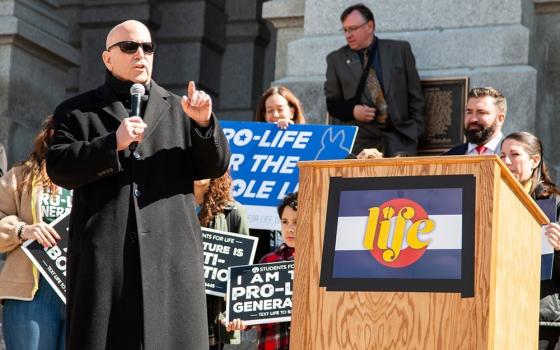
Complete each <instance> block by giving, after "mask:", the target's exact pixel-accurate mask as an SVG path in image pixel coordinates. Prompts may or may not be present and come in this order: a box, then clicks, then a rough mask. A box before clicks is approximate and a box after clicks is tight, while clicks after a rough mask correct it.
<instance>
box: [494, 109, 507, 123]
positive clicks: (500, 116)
mask: <svg viewBox="0 0 560 350" xmlns="http://www.w3.org/2000/svg"><path fill="white" fill-rule="evenodd" d="M496 118H498V122H499V123H500V125H502V124H503V123H504V121H505V120H506V115H505V113H504V112H500V113H498V116H497V117H496Z"/></svg>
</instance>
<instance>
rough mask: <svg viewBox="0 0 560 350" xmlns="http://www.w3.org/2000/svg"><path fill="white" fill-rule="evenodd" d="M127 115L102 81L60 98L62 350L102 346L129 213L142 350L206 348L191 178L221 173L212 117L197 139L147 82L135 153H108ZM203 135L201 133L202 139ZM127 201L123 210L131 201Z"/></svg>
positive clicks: (51, 166)
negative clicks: (70, 194) (68, 206)
mask: <svg viewBox="0 0 560 350" xmlns="http://www.w3.org/2000/svg"><path fill="white" fill-rule="evenodd" d="M125 116H128V114H127V112H126V110H125V109H124V106H123V105H122V103H121V102H119V101H118V99H117V97H116V95H115V94H114V93H113V90H112V89H111V88H110V87H109V86H107V85H103V86H101V87H100V88H98V89H97V90H92V91H89V92H86V93H84V94H81V95H79V96H76V97H74V98H72V99H70V100H67V101H65V102H63V103H62V104H61V105H60V106H58V107H57V109H56V111H55V115H54V118H55V123H56V132H55V136H54V140H53V143H52V145H51V147H50V148H49V151H48V154H47V171H48V174H49V176H50V178H51V179H52V180H53V181H54V182H55V183H56V184H58V185H60V186H63V187H65V188H71V189H74V190H75V191H74V202H73V209H72V214H71V220H70V233H69V237H70V240H69V251H68V275H67V284H68V291H69V295H68V305H67V307H68V321H67V322H68V328H67V332H68V335H67V346H68V348H69V349H80V350H87V349H105V347H106V344H107V343H106V342H107V338H108V337H118V336H119V334H112V333H111V332H110V331H108V329H107V327H108V323H109V318H110V314H111V310H112V309H114V308H115V307H116V306H117V305H115V304H116V303H118V298H119V295H118V293H119V291H120V290H121V288H122V264H123V247H124V244H125V231H126V227H127V217H128V215H129V207H130V208H133V209H134V212H135V217H136V223H137V230H138V245H139V252H140V265H141V266H140V272H141V282H142V291H141V293H142V295H143V312H144V348H145V349H148V350H150V349H208V330H207V322H206V309H205V294H204V278H203V276H204V274H203V264H202V259H203V258H202V257H203V255H202V240H201V233H200V226H199V223H198V219H197V216H196V214H195V210H194V198H193V180H195V179H202V178H212V177H219V176H221V175H222V174H223V173H224V172H225V170H226V169H227V166H228V162H229V147H228V143H227V140H226V138H225V136H224V134H223V132H222V130H221V127H220V125H219V123H218V121H217V119H215V118H214V117H213V125H214V129H213V130H214V131H213V135H209V136H211V137H209V138H203V137H201V134H198V133H197V132H196V131H197V130H195V128H194V123H193V122H191V120H190V118H188V117H187V116H186V115H185V114H184V113H183V110H182V108H181V105H180V99H179V97H178V96H176V95H173V94H170V93H169V92H167V91H166V90H164V89H162V88H161V87H159V86H157V85H156V84H155V83H153V82H152V88H151V90H150V97H149V100H148V103H147V106H146V110H145V113H144V121H145V122H146V124H147V125H148V127H147V129H146V132H145V136H144V140H143V142H142V143H140V144H139V145H138V148H137V149H136V151H135V152H134V153H131V152H130V151H128V150H126V151H122V152H117V151H116V134H115V132H116V130H117V128H118V126H119V124H120V122H121V120H122V118H123V117H125ZM204 136H207V135H204ZM131 200H132V201H133V205H132V206H130V201H131Z"/></svg>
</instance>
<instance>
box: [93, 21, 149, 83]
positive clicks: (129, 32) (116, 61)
mask: <svg viewBox="0 0 560 350" xmlns="http://www.w3.org/2000/svg"><path fill="white" fill-rule="evenodd" d="M127 41H128V42H134V43H151V42H152V36H151V35H150V31H149V30H148V28H147V27H146V26H145V25H144V24H142V23H141V22H139V21H135V20H128V21H125V22H122V23H120V24H118V25H116V26H115V27H113V29H111V31H110V32H109V34H108V35H107V40H106V42H105V45H106V46H105V48H106V51H104V52H103V55H102V58H103V63H104V64H105V67H107V69H108V70H109V71H110V72H111V73H112V74H113V76H115V77H116V78H117V79H120V80H123V81H130V82H133V83H140V84H148V83H149V82H150V79H151V76H152V66H153V58H154V55H153V53H146V52H144V50H143V49H142V47H141V46H140V47H138V48H137V50H136V51H135V52H123V50H121V48H120V46H119V45H116V44H118V43H123V42H127ZM115 45H116V46H115Z"/></svg>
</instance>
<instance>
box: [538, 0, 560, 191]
mask: <svg viewBox="0 0 560 350" xmlns="http://www.w3.org/2000/svg"><path fill="white" fill-rule="evenodd" d="M534 3H535V37H536V38H538V40H535V50H534V52H535V67H537V69H538V71H539V75H538V76H539V78H538V88H537V91H538V94H537V96H538V101H539V103H538V104H537V113H536V120H538V122H537V123H536V132H537V134H536V135H537V136H539V138H540V139H541V141H542V143H543V148H544V159H545V160H546V162H547V165H548V166H549V170H551V171H552V175H553V178H554V177H555V178H556V183H557V184H558V183H559V181H560V148H559V147H558V135H560V125H559V123H558V122H557V121H558V115H560V36H559V34H560V1H558V0H534Z"/></svg>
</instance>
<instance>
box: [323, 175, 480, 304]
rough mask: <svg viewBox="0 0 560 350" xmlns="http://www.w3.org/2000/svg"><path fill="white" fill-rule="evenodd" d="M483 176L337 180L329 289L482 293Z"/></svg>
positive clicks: (326, 249) (327, 264) (326, 274)
mask: <svg viewBox="0 0 560 350" xmlns="http://www.w3.org/2000/svg"><path fill="white" fill-rule="evenodd" d="M475 186H476V183H475V177H474V176H472V175H447V176H397V177H374V178H338V177H337V178H331V180H330V186H329V203H328V207H327V221H326V226H325V227H326V228H325V236H324V245H323V257H322V268H321V286H323V287H326V289H327V290H329V291H403V292H404V291H406V292H412V291H416V292H448V293H449V292H456V293H461V295H462V296H463V297H472V296H473V295H474V294H473V293H474V275H473V273H474V213H475V191H476V188H475Z"/></svg>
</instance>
